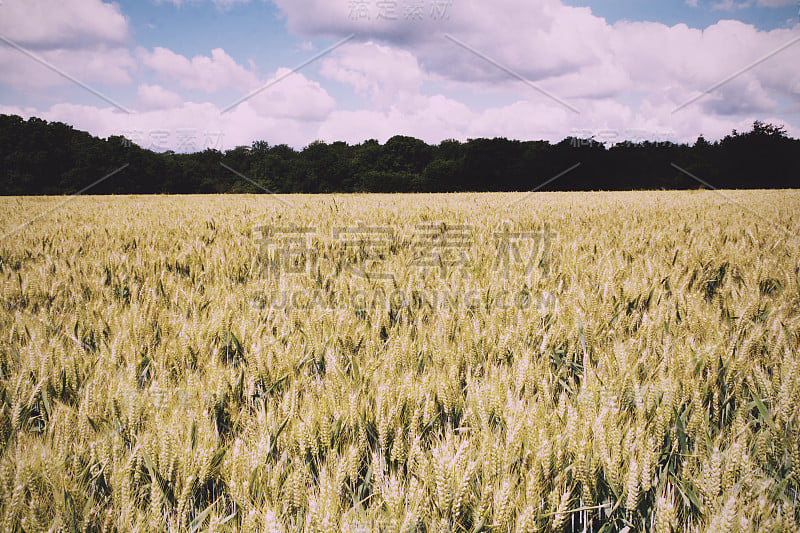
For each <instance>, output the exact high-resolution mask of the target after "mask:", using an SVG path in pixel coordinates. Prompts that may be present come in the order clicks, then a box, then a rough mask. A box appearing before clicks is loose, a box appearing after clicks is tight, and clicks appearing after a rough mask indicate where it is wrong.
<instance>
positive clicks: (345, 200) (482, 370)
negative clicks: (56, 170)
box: [0, 191, 800, 533]
mask: <svg viewBox="0 0 800 533" xmlns="http://www.w3.org/2000/svg"><path fill="white" fill-rule="evenodd" d="M0 205H2V209H1V210H0V234H3V235H4V236H3V238H2V240H1V241H0V279H2V289H0V298H2V299H1V300H0V450H2V453H1V455H0V520H2V526H0V529H2V530H4V531H9V532H10V531H244V532H250V531H259V532H262V531H266V532H275V531H309V532H328V531H343V532H351V531H353V532H355V531H364V532H367V531H370V532H371V531H381V532H401V531H402V532H413V531H425V532H439V531H453V532H460V531H467V532H478V531H492V532H503V531H519V532H534V531H591V532H601V531H605V532H611V531H657V532H659V533H661V532H671V531H673V532H689V531H714V532H724V531H796V530H797V529H798V528H800V505H798V501H797V496H798V487H799V486H800V356H799V355H798V344H799V343H800V284H799V282H798V277H799V276H800V274H799V272H800V270H799V269H800V243H799V242H798V238H797V236H798V229H800V220H799V218H800V192H797V191H769V192H767V191H748V192H744V191H725V192H721V193H718V192H713V191H691V192H648V193H537V194H534V195H530V196H523V195H521V194H462V195H364V196H359V195H344V196H339V195H328V196H282V197H278V198H275V197H271V196H266V195H260V196H259V195H230V196H185V197H169V196H160V197H159V196H155V197H145V196H142V197H137V196H129V197H78V198H74V199H67V198H3V199H0ZM36 217H38V218H36ZM30 219H34V220H33V221H32V222H30V223H29V224H27V225H25V226H24V227H21V228H20V226H22V224H23V223H24V222H25V221H26V220H30Z"/></svg>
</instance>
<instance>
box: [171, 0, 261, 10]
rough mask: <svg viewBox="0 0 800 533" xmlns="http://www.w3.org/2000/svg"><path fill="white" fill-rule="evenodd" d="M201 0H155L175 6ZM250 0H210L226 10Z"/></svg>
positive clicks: (200, 1)
mask: <svg viewBox="0 0 800 533" xmlns="http://www.w3.org/2000/svg"><path fill="white" fill-rule="evenodd" d="M202 2H203V0H157V3H159V4H173V5H175V6H177V7H181V6H182V5H186V4H200V3H202ZM249 2H250V0H212V3H213V4H214V5H215V6H217V7H218V8H220V9H223V10H227V9H230V8H232V7H233V6H235V5H236V4H247V3H249Z"/></svg>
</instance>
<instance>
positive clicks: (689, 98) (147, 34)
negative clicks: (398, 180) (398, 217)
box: [0, 0, 800, 151]
mask: <svg viewBox="0 0 800 533" xmlns="http://www.w3.org/2000/svg"><path fill="white" fill-rule="evenodd" d="M799 10H800V6H799V5H798V2H797V0H716V1H709V2H706V1H703V0H697V1H694V0H688V1H675V2H654V1H638V2H637V1H633V0H606V1H604V2H599V1H597V2H594V1H592V2H586V1H580V0H539V1H537V2H535V3H534V2H530V0H497V1H495V2H492V3H488V2H479V1H475V0H473V1H463V0H274V1H264V0H159V1H157V0H139V1H132V0H123V1H119V2H116V3H111V2H104V1H102V0H60V1H56V0H5V1H4V2H2V4H0V37H2V40H1V41H0V112H2V113H15V114H19V115H22V116H25V117H28V116H38V117H42V118H45V119H48V120H59V121H62V122H67V123H69V124H72V125H74V126H75V127H77V128H79V129H84V130H88V131H90V132H91V133H93V134H95V135H98V136H101V137H107V136H109V135H119V134H123V135H126V136H127V137H129V138H132V139H133V140H134V141H136V142H137V143H138V144H140V145H143V146H146V147H148V148H153V149H156V150H164V149H173V150H178V151H186V150H194V149H204V148H208V147H211V148H218V149H227V148H232V147H234V146H237V145H249V144H250V143H252V142H253V141H255V140H266V141H267V142H269V143H270V144H280V143H286V144H290V145H292V146H295V147H298V148H301V147H303V146H305V145H307V144H308V143H310V142H312V141H314V140H317V139H321V140H325V141H328V142H332V141H336V140H344V141H347V142H361V141H363V140H365V139H369V138H376V139H378V140H380V141H385V140H386V139H387V138H388V137H390V136H392V135H395V134H404V135H413V136H416V137H419V138H422V139H424V140H426V141H428V142H432V143H435V142H439V141H441V140H443V139H447V138H457V139H462V140H463V139H467V138H475V137H494V136H504V137H509V138H519V139H547V140H551V141H558V140H560V139H562V138H564V137H566V136H568V135H578V136H592V135H593V136H595V137H596V138H602V139H604V140H606V141H608V142H615V141H620V140H623V139H633V140H642V139H650V140H673V141H679V142H691V141H693V140H694V139H696V138H697V136H698V135H700V134H703V135H705V136H706V137H707V138H711V139H717V138H721V137H722V136H724V135H725V134H727V133H729V132H730V131H731V130H732V129H734V128H735V129H738V130H743V129H747V128H748V127H749V125H750V124H752V122H753V120H756V119H758V120H765V121H770V122H774V123H780V124H783V125H785V126H786V128H787V130H788V131H789V132H790V133H791V134H792V135H794V136H800V69H797V67H796V65H797V64H798V63H799V61H798V60H800V14H799V13H798V11H799ZM336 43H339V44H338V46H336V47H335V48H334V49H332V50H327V52H326V49H328V48H329V47H331V46H332V45H335V44H336ZM323 52H326V53H323ZM303 63H308V64H307V65H305V66H304V67H303V68H302V69H300V70H298V71H296V72H293V71H292V69H294V68H295V67H296V66H298V65H300V64H303ZM248 94H252V97H250V98H247V99H245V100H241V99H242V97H244V96H245V95H248ZM240 100H241V101H240ZM233 103H237V104H238V105H236V106H233V107H231V104H233Z"/></svg>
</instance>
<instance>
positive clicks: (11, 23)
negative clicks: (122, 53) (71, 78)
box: [0, 0, 129, 50]
mask: <svg viewBox="0 0 800 533" xmlns="http://www.w3.org/2000/svg"><path fill="white" fill-rule="evenodd" d="M0 34H1V35H3V36H5V37H7V38H8V39H11V40H12V41H15V42H16V43H18V44H20V45H22V46H26V47H29V48H32V49H37V50H41V49H54V48H59V49H65V48H67V49H68V48H84V47H88V46H93V45H106V46H118V45H123V44H125V43H126V42H127V40H128V38H129V28H128V21H127V19H126V18H125V16H123V15H122V13H121V12H120V8H119V5H117V4H116V3H113V4H112V3H105V2H101V1H100V0H24V1H23V0H19V1H13V2H5V3H3V5H2V17H0Z"/></svg>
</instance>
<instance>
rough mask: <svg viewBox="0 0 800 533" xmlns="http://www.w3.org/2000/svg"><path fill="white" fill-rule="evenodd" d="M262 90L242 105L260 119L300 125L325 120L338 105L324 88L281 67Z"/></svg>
mask: <svg viewBox="0 0 800 533" xmlns="http://www.w3.org/2000/svg"><path fill="white" fill-rule="evenodd" d="M277 80H280V81H277ZM261 86H262V87H266V88H265V89H264V90H263V91H260V92H259V93H258V94H256V95H255V96H253V97H252V98H250V99H248V100H247V101H246V102H245V104H246V106H245V104H243V106H244V107H245V108H247V109H249V110H251V111H252V112H255V113H257V114H258V115H259V116H260V117H267V118H278V119H284V118H288V119H294V120H298V121H301V122H309V121H320V120H324V119H325V118H326V117H327V116H328V114H329V113H330V112H331V111H332V110H333V109H334V107H335V106H336V102H335V101H334V100H333V98H331V96H330V95H329V94H328V93H327V91H326V90H325V89H323V88H322V86H321V85H320V84H319V83H317V82H315V81H312V80H309V79H308V78H306V77H305V76H304V75H302V74H300V73H298V72H295V73H291V70H289V69H288V68H280V69H278V71H277V72H276V73H275V74H274V75H273V76H272V77H271V78H270V79H269V80H268V81H267V82H266V83H264V84H263V85H261Z"/></svg>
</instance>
